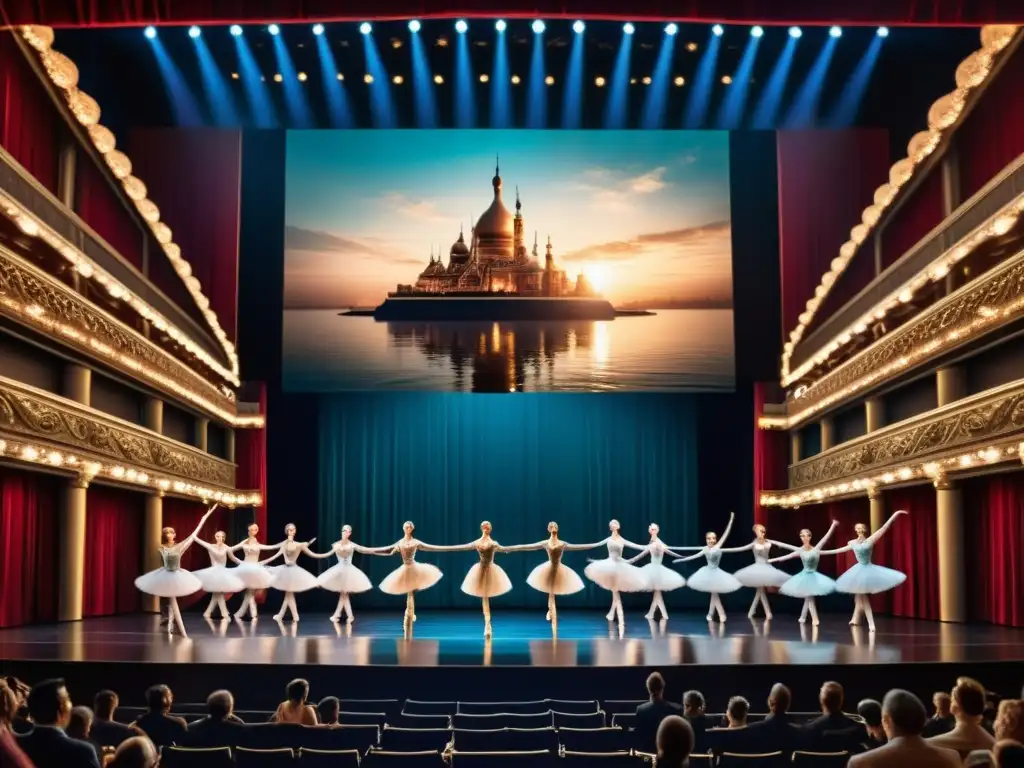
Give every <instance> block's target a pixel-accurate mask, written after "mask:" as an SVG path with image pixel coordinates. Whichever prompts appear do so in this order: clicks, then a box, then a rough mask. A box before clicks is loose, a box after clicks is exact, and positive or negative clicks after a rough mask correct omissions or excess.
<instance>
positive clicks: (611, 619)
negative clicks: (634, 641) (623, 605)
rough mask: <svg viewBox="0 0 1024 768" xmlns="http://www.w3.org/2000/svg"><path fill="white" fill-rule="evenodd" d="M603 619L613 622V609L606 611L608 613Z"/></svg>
mask: <svg viewBox="0 0 1024 768" xmlns="http://www.w3.org/2000/svg"><path fill="white" fill-rule="evenodd" d="M605 618H606V619H608V621H615V608H614V607H613V608H612V609H611V610H610V611H608V613H607V614H606V615H605Z"/></svg>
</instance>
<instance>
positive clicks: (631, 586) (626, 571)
mask: <svg viewBox="0 0 1024 768" xmlns="http://www.w3.org/2000/svg"><path fill="white" fill-rule="evenodd" d="M583 573H584V574H585V575H586V577H587V578H588V579H590V580H591V581H592V582H594V583H595V584H597V586H599V587H601V588H602V589H607V590H609V591H615V592H643V591H645V590H646V589H647V579H646V578H644V574H643V571H642V570H641V569H640V568H637V567H636V566H635V565H631V564H629V563H627V562H626V561H625V560H612V559H611V558H610V557H606V558H605V559H604V560H595V561H594V562H593V563H589V564H588V565H587V567H586V568H584V569H583Z"/></svg>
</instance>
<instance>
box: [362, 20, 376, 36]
mask: <svg viewBox="0 0 1024 768" xmlns="http://www.w3.org/2000/svg"><path fill="white" fill-rule="evenodd" d="M371 32H373V27H372V26H371V25H370V22H368V21H364V22H363V23H362V24H360V25H359V34H361V35H368V34H370V33H371Z"/></svg>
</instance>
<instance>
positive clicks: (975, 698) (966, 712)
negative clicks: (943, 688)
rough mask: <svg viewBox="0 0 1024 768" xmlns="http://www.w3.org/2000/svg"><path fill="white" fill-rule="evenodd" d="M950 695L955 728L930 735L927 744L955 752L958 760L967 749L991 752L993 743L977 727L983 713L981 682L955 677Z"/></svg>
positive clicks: (968, 752) (963, 756)
mask: <svg viewBox="0 0 1024 768" xmlns="http://www.w3.org/2000/svg"><path fill="white" fill-rule="evenodd" d="M951 695H952V698H953V705H952V712H953V715H954V716H955V717H956V726H955V727H954V728H953V730H951V731H950V732H949V733H944V734H942V735H940V736H932V737H931V738H930V739H928V742H929V743H930V744H933V745H935V746H937V747H947V748H949V749H953V750H956V751H957V752H958V753H959V754H960V758H961V759H963V758H966V757H967V755H968V754H970V752H971V750H975V749H992V745H993V744H995V741H996V740H995V739H994V738H993V737H992V734H990V733H989V732H988V731H986V730H985V728H984V727H982V724H981V721H982V717H983V716H984V713H985V689H984V688H983V687H982V686H981V683H979V682H978V681H977V680H972V679H971V678H969V677H961V678H958V679H957V681H956V685H955V686H954V687H953V691H952V694H951Z"/></svg>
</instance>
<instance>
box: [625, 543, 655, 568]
mask: <svg viewBox="0 0 1024 768" xmlns="http://www.w3.org/2000/svg"><path fill="white" fill-rule="evenodd" d="M649 554H651V545H650V544H648V545H647V546H646V547H644V548H643V549H642V550H641V551H640V554H639V555H634V556H633V557H631V558H629V560H627V561H626V562H627V563H629V564H630V565H632V564H633V563H635V562H636V561H637V560H639V559H640V558H642V557H646V556H647V555H649Z"/></svg>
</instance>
